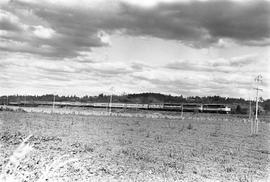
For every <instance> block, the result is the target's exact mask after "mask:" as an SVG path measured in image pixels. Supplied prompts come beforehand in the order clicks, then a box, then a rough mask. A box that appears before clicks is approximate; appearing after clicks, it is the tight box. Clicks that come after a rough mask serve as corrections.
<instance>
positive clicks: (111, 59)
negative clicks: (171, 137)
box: [0, 0, 270, 99]
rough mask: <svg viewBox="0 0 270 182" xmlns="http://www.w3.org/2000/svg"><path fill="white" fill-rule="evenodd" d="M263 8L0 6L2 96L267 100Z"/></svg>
mask: <svg viewBox="0 0 270 182" xmlns="http://www.w3.org/2000/svg"><path fill="white" fill-rule="evenodd" d="M269 19H270V1H269V0H264V1H263V0H211V1H210V0H144V1H137V0H91V1H88V0H80V1H76V0H74V1H73V0H0V73H1V74H0V95H7V94H8V95H11V94H21V95H25V94H28V95H30V94H32V95H41V94H58V95H77V96H83V95H98V94H100V93H104V94H111V93H114V94H123V93H142V92H156V93H164V94H171V95H183V96H186V97H187V96H213V95H219V96H223V97H236V98H239V97H241V98H245V99H249V98H250V99H254V97H255V90H254V88H256V83H255V80H254V79H255V77H256V76H257V75H259V74H260V75H262V82H260V83H259V87H260V88H262V89H263V92H261V93H260V95H261V96H262V97H263V98H264V99H269V98H270V74H269V71H270V60H269V59H270V21H269Z"/></svg>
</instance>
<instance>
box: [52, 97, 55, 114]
mask: <svg viewBox="0 0 270 182" xmlns="http://www.w3.org/2000/svg"><path fill="white" fill-rule="evenodd" d="M54 105H55V94H53V105H52V106H53V107H52V112H54Z"/></svg>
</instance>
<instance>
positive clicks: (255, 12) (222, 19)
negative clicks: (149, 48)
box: [0, 0, 270, 57]
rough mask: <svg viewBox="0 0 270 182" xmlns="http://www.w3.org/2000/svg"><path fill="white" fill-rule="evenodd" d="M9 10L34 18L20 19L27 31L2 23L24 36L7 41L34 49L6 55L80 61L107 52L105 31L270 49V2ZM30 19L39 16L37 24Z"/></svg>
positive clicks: (16, 5) (14, 6)
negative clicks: (227, 41)
mask: <svg viewBox="0 0 270 182" xmlns="http://www.w3.org/2000/svg"><path fill="white" fill-rule="evenodd" d="M3 9H5V10H6V11H9V12H10V13H13V14H15V15H16V14H20V11H25V10H29V11H30V12H31V13H28V15H25V14H20V15H22V17H21V19H20V21H21V23H22V24H23V25H25V27H26V28H25V29H24V30H21V27H19V26H17V25H16V24H14V23H12V22H11V21H8V20H2V21H0V23H1V27H2V29H5V30H11V31H15V30H16V31H19V30H20V31H22V33H21V34H20V35H14V34H12V35H6V36H1V37H2V39H4V40H13V41H17V42H23V43H26V44H28V46H26V47H25V46H23V47H17V48H16V47H13V48H12V47H5V48H4V47H2V48H1V49H5V50H10V51H16V50H17V51H21V52H30V53H33V54H40V55H43V56H47V57H75V56H78V55H80V52H81V51H91V48H93V47H101V46H107V45H108V44H107V43H106V42H104V41H102V38H101V37H100V36H101V35H102V34H100V32H102V31H103V32H107V33H108V34H111V33H115V32H122V33H124V34H128V35H132V36H149V37H158V38H162V39H168V40H177V41H179V42H181V43H182V44H185V45H188V46H191V47H196V48H202V47H209V46H215V44H218V42H219V40H220V39H223V38H225V39H230V40H233V41H235V42H237V43H239V44H245V45H252V46H265V45H269V44H270V41H269V40H270V23H269V17H270V2H269V1H262V0H261V1H247V2H237V1H227V0H226V1H225V0H214V1H191V2H174V3H160V4H158V5H156V6H153V7H148V8H144V7H139V6H135V5H131V4H128V3H123V2H120V1H119V2H116V5H115V6H113V7H112V8H111V9H110V8H108V7H107V8H105V9H104V10H102V8H95V7H94V8H93V7H92V8H91V7H88V8H83V7H80V8H78V7H74V8H71V7H66V6H60V5H55V6H52V5H50V4H49V3H47V4H46V3H45V4H41V3H40V4H38V3H27V2H21V1H12V3H9V5H7V6H5V7H4V8H3ZM24 16H25V17H24ZM26 16H33V17H34V18H32V19H33V21H32V22H31V21H29V17H28V19H27V17H26ZM26 20H27V21H26ZM29 22H31V23H29ZM39 25H42V26H43V31H48V30H51V31H53V33H52V37H48V38H44V37H40V36H37V35H36V34H35V33H34V32H35V30H36V28H37V27H36V26H39ZM41 33H44V32H41ZM45 33H46V32H45ZM47 33H48V32H47Z"/></svg>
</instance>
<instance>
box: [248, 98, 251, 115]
mask: <svg viewBox="0 0 270 182" xmlns="http://www.w3.org/2000/svg"><path fill="white" fill-rule="evenodd" d="M251 112H252V108H251V99H250V98H249V117H248V119H249V120H251V116H252V115H251V114H252V113H251Z"/></svg>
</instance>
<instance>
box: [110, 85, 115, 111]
mask: <svg viewBox="0 0 270 182" xmlns="http://www.w3.org/2000/svg"><path fill="white" fill-rule="evenodd" d="M113 90H114V87H111V88H110V91H111V96H110V103H109V115H111V113H112V97H113Z"/></svg>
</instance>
